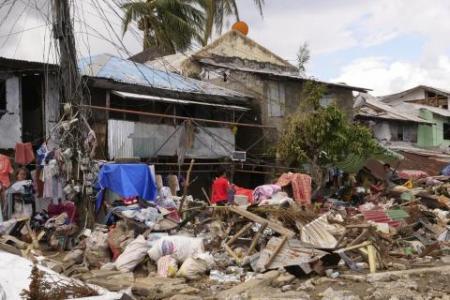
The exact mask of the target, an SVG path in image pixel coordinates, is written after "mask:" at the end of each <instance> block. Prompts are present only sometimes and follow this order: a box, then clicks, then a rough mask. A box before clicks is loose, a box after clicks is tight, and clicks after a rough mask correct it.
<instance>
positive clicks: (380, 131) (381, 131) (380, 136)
mask: <svg viewBox="0 0 450 300" xmlns="http://www.w3.org/2000/svg"><path fill="white" fill-rule="evenodd" d="M373 131H374V135H375V137H376V139H377V140H379V141H390V140H391V139H392V135H391V128H390V127H389V123H388V122H386V121H383V122H378V123H376V124H375V126H374V127H373Z"/></svg>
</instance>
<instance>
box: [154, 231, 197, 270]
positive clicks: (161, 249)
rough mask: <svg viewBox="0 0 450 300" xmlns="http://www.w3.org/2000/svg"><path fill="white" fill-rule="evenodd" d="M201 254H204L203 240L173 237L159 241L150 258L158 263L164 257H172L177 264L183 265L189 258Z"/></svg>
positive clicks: (155, 244)
mask: <svg viewBox="0 0 450 300" xmlns="http://www.w3.org/2000/svg"><path fill="white" fill-rule="evenodd" d="M201 252H204V247H203V239H201V238H192V237H187V236H179V235H173V236H167V237H163V238H161V239H159V240H157V241H156V242H155V243H154V244H153V246H152V248H151V249H150V250H149V251H148V256H149V257H150V258H151V259H152V260H153V261H155V262H156V261H158V259H160V258H161V257H162V256H166V255H172V257H173V258H175V259H176V260H177V262H180V263H183V262H184V261H185V260H186V259H187V258H188V257H189V256H192V255H194V254H195V253H201Z"/></svg>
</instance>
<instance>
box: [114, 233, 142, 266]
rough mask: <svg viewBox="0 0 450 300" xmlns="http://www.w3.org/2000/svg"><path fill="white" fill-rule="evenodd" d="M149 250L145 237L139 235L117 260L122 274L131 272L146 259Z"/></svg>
mask: <svg viewBox="0 0 450 300" xmlns="http://www.w3.org/2000/svg"><path fill="white" fill-rule="evenodd" d="M148 249H149V246H148V242H147V240H146V239H145V238H144V236H142V235H139V236H138V237H137V238H136V239H135V240H134V241H132V242H131V243H130V244H129V245H128V246H127V247H126V248H125V250H124V251H123V253H122V254H120V255H119V257H118V258H117V260H116V268H117V270H119V271H121V272H131V271H133V270H134V268H136V266H137V265H138V264H139V263H140V262H141V261H142V260H143V259H144V257H145V254H146V253H147V251H148Z"/></svg>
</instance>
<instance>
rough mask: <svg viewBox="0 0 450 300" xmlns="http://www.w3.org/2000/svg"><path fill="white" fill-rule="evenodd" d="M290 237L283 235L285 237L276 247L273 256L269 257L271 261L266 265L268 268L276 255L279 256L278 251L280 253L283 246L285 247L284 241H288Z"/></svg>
mask: <svg viewBox="0 0 450 300" xmlns="http://www.w3.org/2000/svg"><path fill="white" fill-rule="evenodd" d="M287 239H288V237H287V236H283V238H282V239H281V241H280V243H279V244H278V246H277V248H276V249H275V251H274V252H273V254H272V256H271V257H270V258H269V261H268V262H267V263H266V265H265V266H264V267H265V268H266V269H267V268H268V267H270V265H271V264H272V262H273V260H274V259H275V257H277V255H278V253H280V250H281V248H283V246H284V243H286V241H287Z"/></svg>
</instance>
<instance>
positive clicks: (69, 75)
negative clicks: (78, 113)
mask: <svg viewBox="0 0 450 300" xmlns="http://www.w3.org/2000/svg"><path fill="white" fill-rule="evenodd" d="M53 16H54V35H55V39H56V40H57V41H58V44H59V54H60V76H61V93H60V94H61V96H62V98H61V99H62V101H63V102H65V103H71V104H74V105H78V104H83V98H84V97H83V85H82V83H81V77H80V74H79V71H78V65H77V54H76V48H75V37H74V34H73V26H72V18H71V16H70V5H69V0H53Z"/></svg>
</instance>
